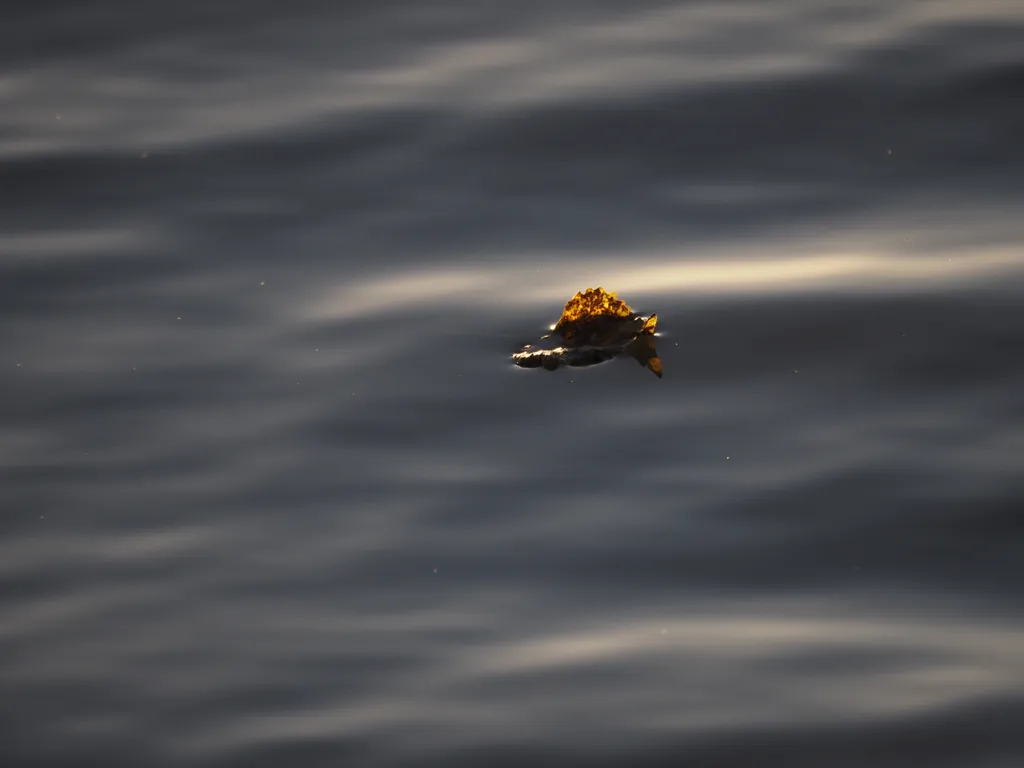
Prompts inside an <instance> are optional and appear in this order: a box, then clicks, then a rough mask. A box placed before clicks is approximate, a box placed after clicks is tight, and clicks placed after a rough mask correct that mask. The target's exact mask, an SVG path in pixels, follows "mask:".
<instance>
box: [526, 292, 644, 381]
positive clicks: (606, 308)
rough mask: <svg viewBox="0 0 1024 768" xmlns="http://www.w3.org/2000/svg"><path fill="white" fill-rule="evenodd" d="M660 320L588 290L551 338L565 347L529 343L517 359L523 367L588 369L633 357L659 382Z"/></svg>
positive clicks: (576, 298) (612, 296) (611, 296)
mask: <svg viewBox="0 0 1024 768" xmlns="http://www.w3.org/2000/svg"><path fill="white" fill-rule="evenodd" d="M657 324H658V316H657V315H651V316H650V317H641V316H640V315H638V314H636V313H635V312H633V310H632V309H630V307H629V305H628V304H626V302H624V301H622V300H621V299H619V298H617V297H616V296H615V294H614V293H610V292H608V291H606V290H604V289H603V288H587V290H586V291H583V292H580V293H577V294H576V295H575V296H573V297H572V298H571V299H569V301H567V302H566V304H565V309H564V310H563V311H562V316H561V318H559V320H558V322H557V323H555V325H554V327H553V328H552V330H551V334H550V335H549V336H545V337H544V338H550V337H553V336H559V337H561V340H562V346H558V347H553V348H550V349H534V348H533V346H532V345H529V344H527V345H526V346H525V347H523V349H522V350H521V351H519V352H517V353H516V354H514V355H512V360H513V361H514V362H515V364H516V365H518V366H519V367H520V368H545V369H547V370H549V371H553V370H556V369H558V368H561V367H563V366H571V367H584V366H588V365H596V364H597V363H603V362H605V361H606V360H611V359H612V358H615V357H618V356H619V355H623V354H625V355H629V356H630V357H632V358H634V359H635V360H636V361H637V362H639V363H640V364H641V365H643V366H644V367H645V368H647V369H648V370H650V371H651V372H652V373H654V374H655V375H656V376H657V377H658V378H659V379H660V378H661V375H662V369H661V360H660V359H659V358H658V353H657V350H655V348H654V329H655V327H656V326H657Z"/></svg>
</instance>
